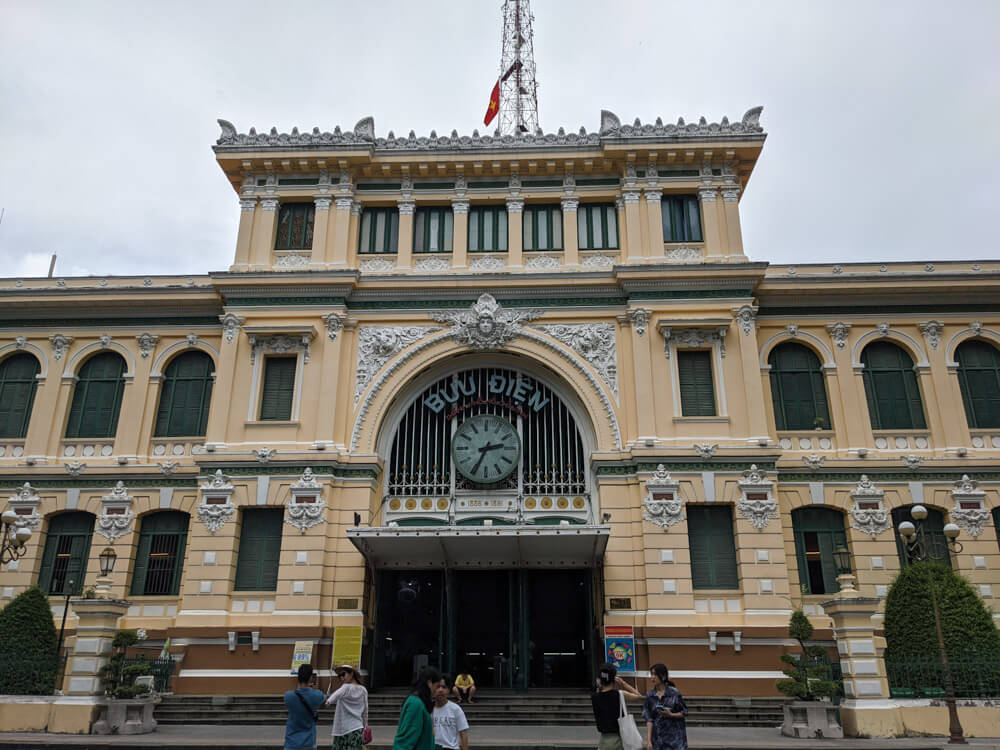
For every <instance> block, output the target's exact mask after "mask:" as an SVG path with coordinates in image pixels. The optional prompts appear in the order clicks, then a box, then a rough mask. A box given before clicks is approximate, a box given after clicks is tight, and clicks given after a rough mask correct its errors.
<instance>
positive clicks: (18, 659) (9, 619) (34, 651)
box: [0, 586, 58, 695]
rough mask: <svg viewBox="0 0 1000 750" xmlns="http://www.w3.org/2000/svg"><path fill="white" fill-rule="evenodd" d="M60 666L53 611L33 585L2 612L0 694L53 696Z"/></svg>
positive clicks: (0, 623)
mask: <svg viewBox="0 0 1000 750" xmlns="http://www.w3.org/2000/svg"><path fill="white" fill-rule="evenodd" d="M57 667H58V659H57V654H56V627H55V625H54V624H53V622H52V610H51V609H50V608H49V600H48V598H47V597H46V596H45V594H43V593H42V592H41V590H39V589H38V588H37V587H34V586H33V587H32V588H29V589H27V590H25V591H22V592H21V593H20V594H18V595H17V596H16V597H14V599H13V600H11V602H10V604H8V605H7V606H6V607H4V608H3V609H2V610H0V695H52V694H53V693H54V692H55V688H56V672H57V671H58V670H57Z"/></svg>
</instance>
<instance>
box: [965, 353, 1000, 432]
mask: <svg viewBox="0 0 1000 750" xmlns="http://www.w3.org/2000/svg"><path fill="white" fill-rule="evenodd" d="M955 359H956V360H957V361H958V382H959V385H960V387H961V390H962V403H963V404H964V405H965V415H966V417H967V418H968V420H969V427H971V428H973V429H992V428H997V427H1000V352H998V351H997V349H996V348H995V347H994V346H992V345H990V344H988V343H986V342H985V341H976V340H972V341H965V342H963V343H962V344H961V345H960V346H959V347H958V349H957V350H956V351H955Z"/></svg>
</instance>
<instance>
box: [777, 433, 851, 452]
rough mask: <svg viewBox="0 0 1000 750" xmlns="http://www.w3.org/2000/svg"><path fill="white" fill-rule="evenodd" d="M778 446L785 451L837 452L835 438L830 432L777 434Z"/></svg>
mask: <svg viewBox="0 0 1000 750" xmlns="http://www.w3.org/2000/svg"><path fill="white" fill-rule="evenodd" d="M778 445H779V446H781V449H782V450H786V451H833V450H837V437H836V435H835V434H834V432H833V431H832V430H796V431H788V432H779V433H778Z"/></svg>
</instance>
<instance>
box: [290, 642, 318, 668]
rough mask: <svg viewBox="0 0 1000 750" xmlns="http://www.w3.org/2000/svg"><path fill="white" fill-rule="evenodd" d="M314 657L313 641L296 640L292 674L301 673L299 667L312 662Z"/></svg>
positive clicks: (293, 651)
mask: <svg viewBox="0 0 1000 750" xmlns="http://www.w3.org/2000/svg"><path fill="white" fill-rule="evenodd" d="M312 659H313V642H312V641H295V648H294V649H292V674H298V673H299V667H301V666H302V665H303V664H311V663H312Z"/></svg>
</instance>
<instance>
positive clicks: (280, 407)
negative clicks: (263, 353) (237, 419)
mask: <svg viewBox="0 0 1000 750" xmlns="http://www.w3.org/2000/svg"><path fill="white" fill-rule="evenodd" d="M297 364H298V362H297V359H296V358H295V357H268V358H267V359H265V360H264V386H263V389H262V392H261V398H260V418H261V421H268V420H277V421H284V420H288V419H291V418H292V400H293V397H294V396H295V368H296V365H297Z"/></svg>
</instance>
